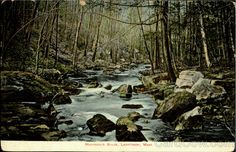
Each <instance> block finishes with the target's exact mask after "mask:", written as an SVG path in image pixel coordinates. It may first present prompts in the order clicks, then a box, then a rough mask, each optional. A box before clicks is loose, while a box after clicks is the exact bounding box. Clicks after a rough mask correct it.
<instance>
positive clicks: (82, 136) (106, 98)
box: [56, 65, 174, 141]
mask: <svg viewBox="0 0 236 152" xmlns="http://www.w3.org/2000/svg"><path fill="white" fill-rule="evenodd" d="M147 67H148V66H147V65H139V66H138V67H136V68H133V69H129V70H127V71H124V72H120V71H119V70H116V71H115V72H114V74H112V75H105V74H103V72H102V71H92V70H87V71H86V72H87V74H89V75H91V74H92V75H94V76H97V77H98V81H99V82H100V83H101V84H102V85H103V86H106V85H108V84H111V85H112V89H115V88H118V87H119V86H120V85H122V84H130V85H132V86H134V85H140V84H141V81H140V80H139V77H140V74H139V71H142V70H145V69H146V68H147ZM71 79H74V80H75V81H76V80H77V78H71ZM83 85H84V87H83V88H81V89H82V92H81V93H80V94H79V95H74V96H71V99H72V103H71V104H66V105H57V106H56V109H57V110H58V111H59V112H60V113H59V114H58V117H60V116H65V117H66V118H67V119H71V120H72V121H73V124H71V125H67V124H61V125H59V126H58V128H59V129H60V130H65V131H66V132H67V137H66V138H63V139H61V140H66V141H71V140H76V141H116V138H115V131H112V132H107V133H106V136H104V137H99V136H90V135H88V134H87V133H88V132H89V128H88V127H87V125H86V121H87V120H88V119H90V118H92V117H93V116H94V115H95V114H103V115H105V116H106V117H107V118H108V119H110V120H111V121H113V122H114V123H116V120H117V119H118V118H119V117H121V116H127V114H128V113H129V112H133V111H136V112H139V113H140V114H141V115H143V116H145V118H140V119H139V120H138V121H137V122H136V124H137V125H141V126H142V127H143V131H142V133H143V134H144V136H145V137H146V139H147V140H148V141H168V140H173V135H174V131H173V130H172V129H171V127H169V126H168V125H167V124H165V123H164V122H162V121H161V120H160V119H151V118H152V115H153V113H154V110H155V107H156V104H155V103H154V101H153V99H152V97H151V96H149V95H146V94H133V96H132V98H130V99H124V98H120V97H119V94H118V93H112V92H111V91H110V90H106V89H104V88H103V87H102V88H86V85H87V84H86V83H84V84H83ZM124 104H139V105H142V106H143V108H140V109H124V108H121V107H122V105H124Z"/></svg>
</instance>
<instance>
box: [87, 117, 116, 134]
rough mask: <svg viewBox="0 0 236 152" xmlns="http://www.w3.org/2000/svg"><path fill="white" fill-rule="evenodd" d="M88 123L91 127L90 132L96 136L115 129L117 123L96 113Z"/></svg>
mask: <svg viewBox="0 0 236 152" xmlns="http://www.w3.org/2000/svg"><path fill="white" fill-rule="evenodd" d="M87 125H88V127H89V129H90V132H89V134H90V135H95V136H105V135H106V132H109V131H112V130H114V129H115V124H114V123H113V122H112V121H111V120H109V119H107V118H106V117H105V116H104V115H101V114H96V115H94V116H93V118H91V119H89V120H88V121H87Z"/></svg>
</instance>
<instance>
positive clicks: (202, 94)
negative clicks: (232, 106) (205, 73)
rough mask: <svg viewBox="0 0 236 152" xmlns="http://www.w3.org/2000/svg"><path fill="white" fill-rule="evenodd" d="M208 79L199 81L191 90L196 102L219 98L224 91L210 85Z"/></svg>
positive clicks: (221, 88) (219, 87)
mask: <svg viewBox="0 0 236 152" xmlns="http://www.w3.org/2000/svg"><path fill="white" fill-rule="evenodd" d="M210 82H211V81H210V80H209V79H202V78H201V79H199V80H198V81H197V82H196V83H195V84H194V85H193V87H192V88H191V92H192V93H193V94H194V95H196V98H197V100H208V99H216V98H221V97H223V96H224V95H225V94H226V91H225V89H224V88H223V87H221V86H216V85H211V83H210Z"/></svg>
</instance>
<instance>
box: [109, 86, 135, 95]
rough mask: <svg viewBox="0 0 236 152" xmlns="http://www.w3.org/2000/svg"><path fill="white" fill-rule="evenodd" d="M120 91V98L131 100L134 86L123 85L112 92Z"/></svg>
mask: <svg viewBox="0 0 236 152" xmlns="http://www.w3.org/2000/svg"><path fill="white" fill-rule="evenodd" d="M115 91H118V93H119V94H120V97H122V98H131V97H132V92H133V89H132V86H131V85H128V84H122V85H121V86H119V88H117V89H115V90H113V91H112V92H115Z"/></svg>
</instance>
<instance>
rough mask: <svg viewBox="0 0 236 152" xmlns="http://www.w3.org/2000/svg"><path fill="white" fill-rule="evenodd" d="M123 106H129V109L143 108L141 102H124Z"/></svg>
mask: <svg viewBox="0 0 236 152" xmlns="http://www.w3.org/2000/svg"><path fill="white" fill-rule="evenodd" d="M121 108H127V109H140V108H143V106H142V105H141V104H124V105H122V107H121Z"/></svg>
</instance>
